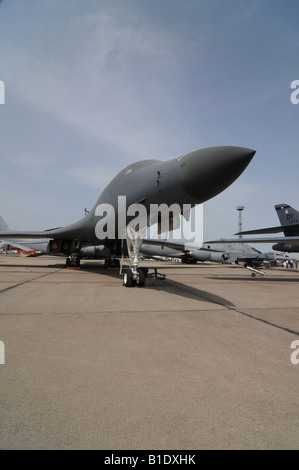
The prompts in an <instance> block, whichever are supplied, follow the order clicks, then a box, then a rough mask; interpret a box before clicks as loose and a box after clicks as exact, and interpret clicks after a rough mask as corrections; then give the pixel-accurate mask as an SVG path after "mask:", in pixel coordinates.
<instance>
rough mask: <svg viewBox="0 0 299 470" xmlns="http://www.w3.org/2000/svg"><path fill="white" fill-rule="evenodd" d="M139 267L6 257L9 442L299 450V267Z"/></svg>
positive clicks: (0, 413)
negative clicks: (144, 272)
mask: <svg viewBox="0 0 299 470" xmlns="http://www.w3.org/2000/svg"><path fill="white" fill-rule="evenodd" d="M142 264H143V265H144V266H150V267H158V271H159V272H161V273H163V274H166V276H167V279H166V280H164V281H163V280H158V279H153V278H150V279H148V280H147V285H146V287H144V288H137V287H135V288H125V287H123V286H122V278H121V277H120V276H119V275H118V271H115V270H107V271H105V270H104V267H103V264H102V262H101V261H98V262H97V261H82V267H81V269H80V270H72V269H65V268H64V260H63V259H59V258H50V257H41V258H22V257H13V256H0V340H1V342H2V343H1V344H2V346H3V345H4V347H5V357H4V358H3V357H2V362H4V361H3V359H4V360H5V364H2V365H1V364H0V448H2V449H110V450H111V449H114V450H127V449H136V450H139V449H144V450H170V449H176V450H196V449H299V364H297V362H299V342H298V343H297V344H298V345H297V346H296V344H295V349H292V348H291V344H292V343H293V342H294V341H299V289H298V288H299V272H298V271H297V270H286V269H283V268H281V269H278V268H275V269H271V270H268V269H265V270H264V272H265V277H256V278H254V279H253V278H251V276H250V272H249V271H247V270H245V269H244V268H242V267H238V266H236V265H232V266H230V265H216V264H201V265H199V264H198V265H196V266H188V265H181V264H174V263H170V262H153V261H150V262H148V261H143V263H142ZM293 346H294V344H293ZM0 351H1V349H0ZM297 351H298V352H297ZM0 363H1V356H0Z"/></svg>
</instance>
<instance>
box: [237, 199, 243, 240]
mask: <svg viewBox="0 0 299 470" xmlns="http://www.w3.org/2000/svg"><path fill="white" fill-rule="evenodd" d="M236 209H237V211H239V232H242V226H243V224H242V211H243V210H244V206H237V207H236ZM239 238H243V236H242V235H239Z"/></svg>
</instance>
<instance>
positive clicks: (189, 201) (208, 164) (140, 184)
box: [0, 146, 255, 287]
mask: <svg viewBox="0 0 299 470" xmlns="http://www.w3.org/2000/svg"><path fill="white" fill-rule="evenodd" d="M254 154H255V150H251V149H248V148H244V147H233V146H219V147H208V148H204V149H201V150H196V151H193V152H191V153H188V154H186V155H183V156H180V157H178V158H174V159H172V160H168V161H159V160H144V161H139V162H136V163H133V164H131V165H129V166H127V167H126V168H125V169H124V170H122V171H121V172H120V173H118V174H117V175H116V176H115V178H114V179H113V180H112V181H111V182H110V183H109V184H108V186H107V187H106V188H105V189H104V191H103V192H102V194H101V195H100V197H99V199H98V200H97V202H96V203H95V205H94V207H93V208H92V209H91V211H90V212H89V213H88V214H87V215H86V216H85V217H83V218H82V219H80V220H79V221H77V222H75V223H73V224H71V225H67V226H65V227H60V228H55V229H49V230H45V231H36V232H34V231H30V232H24V231H10V230H5V231H1V232H0V240H16V239H22V241H23V240H24V239H30V240H31V241H32V240H34V239H44V242H45V245H44V249H43V250H42V251H45V252H47V253H48V254H50V255H61V256H64V257H66V263H67V265H68V266H69V265H71V266H79V265H80V258H82V257H84V256H88V254H89V253H92V252H93V253H95V257H96V258H105V259H106V264H112V263H114V264H116V265H119V259H120V258H122V257H123V256H129V260H130V267H129V269H128V270H127V271H126V272H125V274H124V285H125V286H127V287H131V286H135V285H137V286H139V287H142V286H143V285H144V283H145V278H144V272H143V270H141V269H139V268H138V265H139V259H140V257H139V250H140V246H141V244H142V243H143V241H144V236H145V231H146V228H147V227H149V226H151V225H153V224H155V223H158V226H161V225H162V226H163V224H164V223H165V222H167V224H168V227H170V228H169V230H172V229H173V228H174V226H175V224H176V221H177V218H178V217H180V215H181V214H183V217H184V218H185V219H186V220H188V218H189V217H190V210H191V208H193V207H194V206H196V205H197V204H201V203H203V202H204V201H207V200H208V199H210V198H212V197H214V196H216V195H217V194H219V193H221V192H222V191H223V190H224V189H226V188H227V187H228V186H230V185H231V184H232V183H233V182H234V181H235V180H236V179H237V178H238V177H239V176H240V175H241V173H242V172H243V171H244V170H245V168H246V167H247V165H248V164H249V162H250V161H251V159H252V158H253V156H254ZM161 206H163V210H161ZM166 209H168V210H166ZM136 214H137V216H136ZM166 219H167V220H166ZM169 224H170V225H169ZM160 233H163V230H161V232H160ZM27 245H28V243H27ZM29 246H30V245H29Z"/></svg>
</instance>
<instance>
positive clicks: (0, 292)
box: [0, 269, 61, 295]
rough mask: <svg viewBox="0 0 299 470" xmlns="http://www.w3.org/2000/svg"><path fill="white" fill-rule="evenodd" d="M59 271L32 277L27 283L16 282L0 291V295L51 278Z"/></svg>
mask: <svg viewBox="0 0 299 470" xmlns="http://www.w3.org/2000/svg"><path fill="white" fill-rule="evenodd" d="M59 271H61V269H57V270H56V271H53V272H51V273H47V274H42V275H41V276H37V277H34V278H33V279H29V280H27V281H22V282H18V283H17V284H14V285H13V286H9V287H5V289H0V295H1V294H5V292H8V291H10V290H12V289H16V288H17V287H20V286H23V285H24V284H27V283H30V282H33V281H36V280H38V279H42V278H43V277H47V276H51V275H52V274H54V273H57V272H59Z"/></svg>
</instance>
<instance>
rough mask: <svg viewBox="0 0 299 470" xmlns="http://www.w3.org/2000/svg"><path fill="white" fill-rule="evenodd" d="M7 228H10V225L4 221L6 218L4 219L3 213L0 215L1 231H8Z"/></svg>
mask: <svg viewBox="0 0 299 470" xmlns="http://www.w3.org/2000/svg"><path fill="white" fill-rule="evenodd" d="M7 230H9V227H8V225H7V224H6V223H5V222H4V220H3V219H2V217H1V215H0V232H7Z"/></svg>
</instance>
